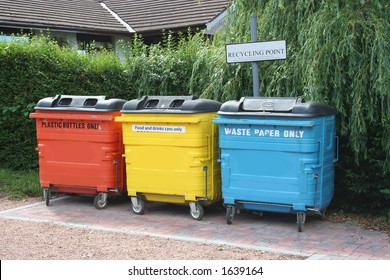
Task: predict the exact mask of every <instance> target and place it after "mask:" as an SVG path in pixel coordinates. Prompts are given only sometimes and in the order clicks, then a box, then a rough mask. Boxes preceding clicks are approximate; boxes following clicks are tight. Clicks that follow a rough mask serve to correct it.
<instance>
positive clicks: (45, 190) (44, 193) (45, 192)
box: [43, 189, 51, 206]
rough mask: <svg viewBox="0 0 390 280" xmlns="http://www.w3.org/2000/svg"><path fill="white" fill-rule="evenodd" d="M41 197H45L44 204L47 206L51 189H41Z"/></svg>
mask: <svg viewBox="0 0 390 280" xmlns="http://www.w3.org/2000/svg"><path fill="white" fill-rule="evenodd" d="M43 197H44V198H45V203H46V206H49V204H50V197H51V190H50V189H44V190H43Z"/></svg>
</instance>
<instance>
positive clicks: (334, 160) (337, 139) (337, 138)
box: [333, 136, 339, 163]
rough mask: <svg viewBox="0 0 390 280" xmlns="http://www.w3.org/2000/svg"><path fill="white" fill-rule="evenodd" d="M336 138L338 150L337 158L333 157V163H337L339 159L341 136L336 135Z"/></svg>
mask: <svg viewBox="0 0 390 280" xmlns="http://www.w3.org/2000/svg"><path fill="white" fill-rule="evenodd" d="M335 140H336V152H335V158H334V159H333V163H336V162H337V161H338V160H339V137H338V136H336V137H335Z"/></svg>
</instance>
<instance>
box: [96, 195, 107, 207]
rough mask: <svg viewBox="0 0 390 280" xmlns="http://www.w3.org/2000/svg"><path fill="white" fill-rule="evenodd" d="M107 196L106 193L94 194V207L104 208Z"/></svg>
mask: <svg viewBox="0 0 390 280" xmlns="http://www.w3.org/2000/svg"><path fill="white" fill-rule="evenodd" d="M107 196H108V194H107V193H99V194H98V195H97V196H95V199H94V200H93V205H95V208H96V209H97V210H101V209H104V208H106V206H107Z"/></svg>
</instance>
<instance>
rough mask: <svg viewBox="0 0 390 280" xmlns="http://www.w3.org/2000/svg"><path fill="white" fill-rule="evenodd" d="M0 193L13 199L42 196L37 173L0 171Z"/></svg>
mask: <svg viewBox="0 0 390 280" xmlns="http://www.w3.org/2000/svg"><path fill="white" fill-rule="evenodd" d="M0 193H3V194H4V193H5V194H7V195H8V196H9V197H10V198H15V199H18V198H23V197H26V196H31V197H36V196H40V195H42V188H41V186H40V184H39V175H38V171H12V170H9V169H0Z"/></svg>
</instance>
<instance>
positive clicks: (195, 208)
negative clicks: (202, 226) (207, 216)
mask: <svg viewBox="0 0 390 280" xmlns="http://www.w3.org/2000/svg"><path fill="white" fill-rule="evenodd" d="M190 215H191V218H193V219H194V220H196V221H200V220H202V219H203V216H204V210H203V206H202V205H200V204H199V203H196V202H190Z"/></svg>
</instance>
